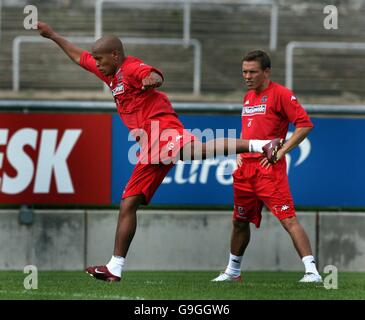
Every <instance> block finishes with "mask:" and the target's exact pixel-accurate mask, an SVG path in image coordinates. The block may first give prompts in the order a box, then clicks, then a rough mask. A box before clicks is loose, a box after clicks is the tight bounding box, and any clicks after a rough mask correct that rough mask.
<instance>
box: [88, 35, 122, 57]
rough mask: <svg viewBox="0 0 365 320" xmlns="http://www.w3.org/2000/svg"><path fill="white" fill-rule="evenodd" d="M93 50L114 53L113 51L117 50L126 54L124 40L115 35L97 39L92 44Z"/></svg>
mask: <svg viewBox="0 0 365 320" xmlns="http://www.w3.org/2000/svg"><path fill="white" fill-rule="evenodd" d="M92 51H93V52H97V53H112V52H113V51H117V52H119V53H120V54H121V55H124V50H123V44H122V41H120V39H119V38H118V37H115V36H104V37H101V38H100V39H98V40H96V41H95V43H94V44H93V46H92Z"/></svg>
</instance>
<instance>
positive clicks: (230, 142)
mask: <svg viewBox="0 0 365 320" xmlns="http://www.w3.org/2000/svg"><path fill="white" fill-rule="evenodd" d="M38 30H39V33H40V35H41V36H43V37H45V38H49V39H51V40H53V41H54V42H55V43H56V44H57V45H58V46H59V47H60V48H61V49H62V50H63V51H64V52H65V53H66V54H67V55H68V56H69V57H70V59H71V60H72V61H74V62H75V63H77V64H79V65H80V66H81V67H83V68H84V69H86V70H88V71H90V72H92V73H94V74H95V75H96V76H97V77H98V78H100V79H101V80H102V81H104V82H105V83H106V84H107V85H108V87H109V88H110V90H111V92H112V95H113V98H114V101H115V103H116V107H117V110H118V113H119V115H120V117H121V119H122V121H123V122H124V124H125V125H126V126H127V127H128V129H129V130H130V131H132V132H133V134H134V135H135V137H136V139H137V140H138V141H139V143H140V145H141V149H142V152H141V156H140V158H139V162H138V163H137V164H136V166H135V168H134V170H133V172H132V175H131V177H130V179H129V181H128V183H127V185H126V187H125V189H124V193H123V196H122V201H121V206H120V211H119V217H118V224H117V228H116V233H115V245H114V252H113V256H112V258H111V259H110V261H109V263H108V264H106V265H104V266H93V267H88V268H87V269H86V271H87V272H88V273H89V274H90V275H92V276H93V277H95V278H97V279H100V280H105V281H119V280H120V279H121V273H122V270H123V266H124V262H125V257H126V256H127V252H128V249H129V246H130V244H131V242H132V239H133V237H134V234H135V231H136V212H137V209H138V208H139V206H140V205H141V204H148V203H149V202H150V200H151V198H152V196H153V194H154V193H155V191H156V190H157V188H158V186H159V185H160V184H161V183H162V180H163V179H164V177H165V176H166V174H167V173H168V172H169V170H170V169H171V168H172V167H173V165H174V164H175V162H176V160H178V159H182V160H186V159H205V158H207V157H211V156H215V155H228V154H236V153H243V152H255V153H260V154H264V156H266V159H267V160H268V161H269V162H271V163H275V162H276V161H277V152H278V150H279V149H280V148H281V147H282V144H283V140H282V139H274V138H275V137H273V138H272V139H266V140H259V139H249V140H247V139H218V140H214V141H209V142H207V143H201V142H200V141H198V140H197V139H196V138H195V137H194V136H193V135H192V134H191V133H189V132H188V131H187V130H185V128H184V126H183V125H182V123H181V122H180V120H179V118H178V116H177V114H176V113H175V111H174V110H173V108H172V105H171V103H170V101H169V99H168V98H167V96H166V95H165V94H163V93H161V92H159V91H157V90H156V89H155V88H157V87H160V86H161V85H162V83H163V75H162V73H161V71H159V70H158V69H156V68H153V67H151V66H149V65H147V64H145V63H143V61H142V60H140V59H138V58H136V57H132V56H125V55H124V49H123V45H122V42H121V41H120V39H119V38H117V37H113V36H107V37H102V38H100V39H99V40H97V41H96V42H95V43H94V44H93V46H92V52H91V53H89V52H88V51H85V50H83V49H81V48H78V47H76V46H75V45H74V44H72V43H71V42H69V41H67V40H66V39H65V38H64V37H62V36H61V35H59V34H58V33H56V32H54V31H53V30H52V28H51V27H49V26H48V25H47V24H45V23H43V22H39V23H38ZM156 123H157V124H158V129H157V130H158V132H157V135H156V132H154V129H153V128H155V125H156ZM163 134H165V135H166V136H168V137H169V138H170V140H165V139H161V135H163ZM153 137H157V138H153ZM171 141H172V142H173V143H171ZM156 150H157V152H156ZM159 150H161V152H159Z"/></svg>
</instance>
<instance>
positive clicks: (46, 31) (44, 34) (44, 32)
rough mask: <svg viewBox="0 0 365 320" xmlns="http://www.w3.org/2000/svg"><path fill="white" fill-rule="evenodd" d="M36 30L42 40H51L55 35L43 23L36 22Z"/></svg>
mask: <svg viewBox="0 0 365 320" xmlns="http://www.w3.org/2000/svg"><path fill="white" fill-rule="evenodd" d="M37 29H38V32H39V34H40V35H41V36H42V37H44V38H48V39H51V38H52V37H53V35H54V34H55V32H54V31H53V29H52V28H51V27H50V26H49V25H48V24H47V23H44V22H42V21H38V23H37Z"/></svg>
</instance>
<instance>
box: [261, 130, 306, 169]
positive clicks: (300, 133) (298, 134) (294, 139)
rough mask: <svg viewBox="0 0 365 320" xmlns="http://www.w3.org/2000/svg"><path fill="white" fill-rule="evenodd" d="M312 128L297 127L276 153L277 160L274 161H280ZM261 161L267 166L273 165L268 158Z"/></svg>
mask: <svg viewBox="0 0 365 320" xmlns="http://www.w3.org/2000/svg"><path fill="white" fill-rule="evenodd" d="M311 130H312V127H301V128H296V129H295V130H294V132H293V134H292V136H291V137H290V139H289V140H288V141H286V142H285V144H284V145H283V146H282V148H281V149H280V150H278V152H277V153H276V160H275V161H274V162H275V163H276V162H278V161H279V160H280V159H281V158H282V157H284V156H285V154H287V153H288V152H290V151H291V150H293V149H294V148H295V147H297V146H298V145H299V144H300V143H301V142H302V141H303V140H304V139H305V138H306V136H307V135H308V133H309V132H310V131H311ZM260 163H261V165H262V166H263V167H265V168H268V167H270V165H271V163H270V162H269V161H268V159H267V158H263V159H262V160H261V161H260Z"/></svg>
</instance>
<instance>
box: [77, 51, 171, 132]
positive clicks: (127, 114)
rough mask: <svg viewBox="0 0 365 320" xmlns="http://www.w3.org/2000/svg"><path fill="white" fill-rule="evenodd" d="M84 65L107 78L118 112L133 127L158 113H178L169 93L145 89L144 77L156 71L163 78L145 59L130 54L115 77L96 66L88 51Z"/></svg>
mask: <svg viewBox="0 0 365 320" xmlns="http://www.w3.org/2000/svg"><path fill="white" fill-rule="evenodd" d="M80 66H81V67H83V68H84V69H86V70H88V71H90V72H92V73H94V74H95V75H96V76H97V77H99V78H100V79H101V80H103V81H104V82H105V83H106V84H107V85H108V87H109V88H110V90H111V91H112V95H113V98H114V101H115V104H116V106H117V110H118V113H119V115H120V117H121V119H122V121H123V122H124V124H125V125H126V126H127V127H128V129H129V130H132V129H137V128H143V127H144V124H145V122H146V121H147V120H149V119H151V118H152V117H154V116H156V115H161V114H173V115H176V113H175V111H174V110H173V108H172V105H171V103H170V101H169V100H168V98H167V96H166V95H165V94H164V93H162V92H159V91H157V90H155V89H148V90H145V91H142V79H143V78H145V77H147V76H148V75H149V74H150V73H151V72H152V71H153V72H156V73H158V74H159V75H160V76H161V77H162V78H163V75H162V73H161V71H159V70H158V69H155V68H153V67H151V66H149V65H147V64H145V63H143V61H142V60H140V59H138V58H136V57H132V56H127V57H126V58H125V60H124V61H123V63H122V65H121V66H120V67H119V69H118V70H117V72H116V73H115V74H114V75H113V76H105V75H103V74H102V73H101V72H100V71H99V70H98V68H97V67H96V61H95V59H94V57H93V56H92V55H91V54H90V53H89V52H88V51H84V52H83V53H82V54H81V57H80Z"/></svg>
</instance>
